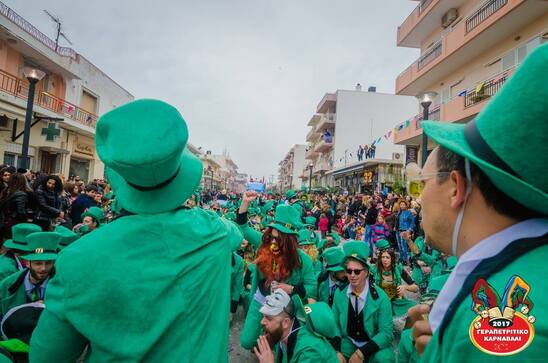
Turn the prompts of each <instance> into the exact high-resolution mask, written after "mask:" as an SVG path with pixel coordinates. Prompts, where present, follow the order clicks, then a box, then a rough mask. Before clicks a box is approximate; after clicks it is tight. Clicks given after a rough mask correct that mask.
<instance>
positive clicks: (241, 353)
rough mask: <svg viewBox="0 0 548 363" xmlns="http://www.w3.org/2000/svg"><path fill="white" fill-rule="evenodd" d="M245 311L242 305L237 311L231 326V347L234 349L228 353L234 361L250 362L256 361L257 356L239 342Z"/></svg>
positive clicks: (230, 360)
mask: <svg viewBox="0 0 548 363" xmlns="http://www.w3.org/2000/svg"><path fill="white" fill-rule="evenodd" d="M244 320H245V317H244V312H243V309H242V307H241V306H240V307H238V311H237V313H236V319H234V322H233V324H232V326H231V327H230V338H229V339H230V347H231V348H232V350H231V351H230V352H229V355H228V361H229V362H234V363H248V362H256V361H257V360H256V359H255V356H254V355H253V354H252V353H250V352H248V351H246V350H245V349H243V348H242V347H241V346H240V344H239V338H240V331H241V330H242V327H243V325H244Z"/></svg>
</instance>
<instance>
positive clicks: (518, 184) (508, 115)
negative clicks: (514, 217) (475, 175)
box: [423, 44, 548, 214]
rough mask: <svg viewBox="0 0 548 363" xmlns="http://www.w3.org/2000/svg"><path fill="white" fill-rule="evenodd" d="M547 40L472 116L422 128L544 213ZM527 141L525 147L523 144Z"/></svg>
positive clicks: (547, 209) (547, 198) (547, 197)
mask: <svg viewBox="0 0 548 363" xmlns="http://www.w3.org/2000/svg"><path fill="white" fill-rule="evenodd" d="M547 64H548V44H546V45H541V46H539V47H538V48H537V49H536V50H535V51H534V52H533V53H531V55H529V57H527V58H526V59H525V61H524V62H523V64H522V65H521V66H519V67H518V69H517V70H516V73H515V74H514V75H513V76H512V78H511V79H510V80H509V81H508V82H507V83H506V85H504V87H502V89H501V90H500V91H499V92H498V94H497V95H496V96H495V97H494V98H493V99H492V100H491V101H490V102H489V104H488V105H487V106H486V107H485V108H484V109H483V110H482V112H481V113H480V114H479V115H478V116H477V117H476V119H475V120H474V121H471V122H469V123H468V124H466V125H462V124H449V123H441V122H432V121H427V122H424V123H423V127H424V132H426V134H427V135H428V136H430V137H431V138H432V139H433V140H435V141H436V142H437V143H439V144H440V145H443V146H444V147H445V148H447V149H449V150H451V151H453V152H455V153H457V154H459V155H461V156H463V157H465V158H467V159H469V160H470V161H471V162H473V163H474V164H476V165H477V166H478V167H479V168H480V169H481V170H483V172H484V173H485V174H486V175H487V176H488V178H489V179H490V180H491V181H492V182H493V184H495V185H496V186H497V188H499V189H500V190H501V191H502V192H504V193H505V194H506V195H508V196H509V197H511V198H513V199H514V200H515V201H517V202H518V203H520V204H521V205H523V206H525V207H527V208H529V209H532V210H535V211H538V212H541V213H543V214H548V194H547V192H548V152H546V145H547V144H548V102H547V101H546V100H548V70H547ZM524 145H526V147H523V146H524Z"/></svg>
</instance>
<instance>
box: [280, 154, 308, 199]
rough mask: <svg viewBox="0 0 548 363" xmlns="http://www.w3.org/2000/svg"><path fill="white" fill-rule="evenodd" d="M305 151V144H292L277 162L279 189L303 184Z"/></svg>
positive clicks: (298, 186)
mask: <svg viewBox="0 0 548 363" xmlns="http://www.w3.org/2000/svg"><path fill="white" fill-rule="evenodd" d="M305 153H306V145H300V144H296V145H293V146H292V147H291V149H289V151H288V152H287V154H285V156H284V158H283V160H282V161H280V162H279V163H278V166H279V168H278V186H279V188H280V190H281V191H287V190H288V189H296V188H300V187H301V185H302V184H303V175H302V171H303V166H304V165H305Z"/></svg>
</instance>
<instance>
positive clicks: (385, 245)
mask: <svg viewBox="0 0 548 363" xmlns="http://www.w3.org/2000/svg"><path fill="white" fill-rule="evenodd" d="M375 247H377V249H378V250H387V249H389V248H391V247H392V246H390V242H388V241H387V240H385V239H380V240H378V241H377V243H375Z"/></svg>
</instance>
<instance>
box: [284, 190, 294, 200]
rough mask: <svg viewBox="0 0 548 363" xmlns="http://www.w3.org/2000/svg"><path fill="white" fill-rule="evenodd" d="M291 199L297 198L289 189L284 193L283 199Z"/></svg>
mask: <svg viewBox="0 0 548 363" xmlns="http://www.w3.org/2000/svg"><path fill="white" fill-rule="evenodd" d="M293 198H297V193H296V192H295V191H294V190H293V189H289V190H288V191H287V192H286V193H285V199H287V200H291V199H293Z"/></svg>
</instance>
